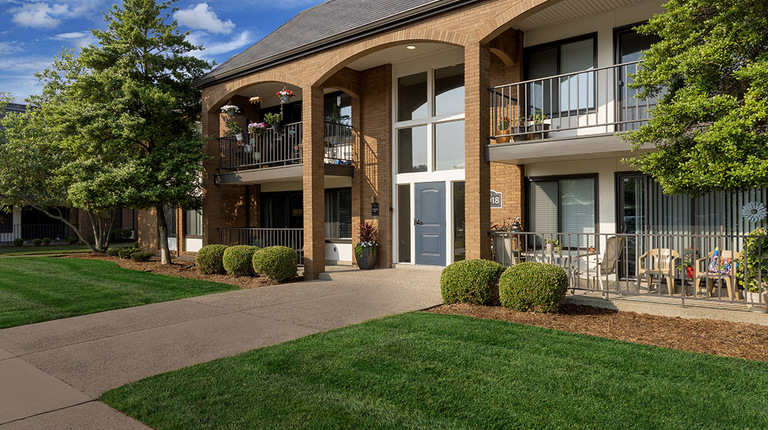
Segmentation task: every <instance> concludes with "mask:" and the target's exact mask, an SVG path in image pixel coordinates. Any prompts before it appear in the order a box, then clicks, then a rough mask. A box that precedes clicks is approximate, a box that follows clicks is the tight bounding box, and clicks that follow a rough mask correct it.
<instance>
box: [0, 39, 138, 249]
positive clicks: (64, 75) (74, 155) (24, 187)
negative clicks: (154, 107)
mask: <svg viewBox="0 0 768 430" xmlns="http://www.w3.org/2000/svg"><path fill="white" fill-rule="evenodd" d="M87 73H88V72H87V70H85V69H84V68H83V67H81V65H80V64H79V63H78V62H77V60H76V58H75V57H74V55H73V53H72V52H71V51H64V52H62V54H61V55H60V56H58V57H56V58H55V59H54V61H53V64H52V65H51V67H49V68H47V69H46V70H44V71H42V72H39V73H37V74H36V76H37V77H38V79H39V80H40V82H41V84H42V85H43V91H42V94H40V95H35V96H32V97H30V98H29V100H28V101H27V102H28V103H29V106H30V107H29V108H28V109H27V110H26V112H23V113H8V114H7V115H5V116H4V118H3V119H2V124H1V125H2V131H0V132H1V133H2V136H1V137H2V144H0V190H2V192H0V206H5V207H11V206H14V205H16V206H31V207H33V208H36V209H38V210H40V211H42V212H44V213H45V214H47V215H48V216H49V217H51V218H53V219H57V220H60V221H61V222H63V223H65V224H66V225H68V226H69V227H70V228H71V229H72V230H73V231H74V232H75V234H76V235H77V236H78V237H79V238H80V240H81V241H83V242H84V243H86V244H87V245H88V246H89V247H90V248H91V250H93V251H94V252H103V251H104V250H106V249H107V247H108V246H109V233H110V230H111V225H112V214H113V213H114V210H115V209H116V208H118V207H119V206H120V205H121V203H122V202H123V201H125V198H126V196H125V194H124V192H125V190H126V189H125V187H124V186H123V184H122V182H121V179H122V178H125V177H131V176H132V173H131V167H130V158H128V157H126V154H125V153H124V152H122V151H119V150H116V149H118V148H115V147H114V146H111V145H110V142H109V141H105V140H104V139H103V136H102V135H100V133H99V132H98V130H99V126H98V124H97V125H96V126H94V125H93V124H92V123H90V122H80V123H79V124H74V123H73V122H72V120H71V119H72V118H71V117H72V116H74V117H78V118H79V117H81V116H82V112H83V111H87V109H88V106H87V104H86V100H83V99H82V98H81V97H80V94H79V92H78V91H77V87H76V86H75V85H73V84H74V83H75V82H77V81H79V80H80V79H82V77H83V76H84V75H86V74H87ZM73 113H77V114H75V115H73ZM94 115H96V114H94ZM107 136H108V135H107ZM118 144H119V142H118ZM67 208H77V209H80V210H83V211H84V212H86V213H87V214H88V216H89V218H90V221H91V226H92V229H91V232H90V233H91V234H88V232H86V231H83V230H81V229H80V228H79V227H80V226H79V225H77V224H75V223H72V222H70V220H69V217H68V214H67V211H66V209H67Z"/></svg>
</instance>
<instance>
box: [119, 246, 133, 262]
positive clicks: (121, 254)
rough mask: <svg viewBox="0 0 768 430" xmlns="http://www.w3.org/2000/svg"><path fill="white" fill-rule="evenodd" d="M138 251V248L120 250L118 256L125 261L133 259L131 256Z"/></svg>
mask: <svg viewBox="0 0 768 430" xmlns="http://www.w3.org/2000/svg"><path fill="white" fill-rule="evenodd" d="M136 251H138V249H137V248H120V249H118V250H117V256H118V257H120V258H123V259H126V258H131V254H133V253H134V252H136Z"/></svg>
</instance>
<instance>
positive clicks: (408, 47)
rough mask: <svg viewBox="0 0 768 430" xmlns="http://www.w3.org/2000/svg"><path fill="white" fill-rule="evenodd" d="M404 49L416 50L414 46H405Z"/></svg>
mask: <svg viewBox="0 0 768 430" xmlns="http://www.w3.org/2000/svg"><path fill="white" fill-rule="evenodd" d="M406 49H416V45H408V46H406Z"/></svg>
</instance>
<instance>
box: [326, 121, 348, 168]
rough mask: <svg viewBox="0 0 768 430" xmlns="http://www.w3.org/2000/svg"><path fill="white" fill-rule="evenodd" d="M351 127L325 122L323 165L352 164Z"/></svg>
mask: <svg viewBox="0 0 768 430" xmlns="http://www.w3.org/2000/svg"><path fill="white" fill-rule="evenodd" d="M354 139H355V137H354V134H353V133H352V126H351V125H347V124H341V123H338V122H330V121H326V122H325V163H326V164H345V165H348V164H352V144H353V143H354Z"/></svg>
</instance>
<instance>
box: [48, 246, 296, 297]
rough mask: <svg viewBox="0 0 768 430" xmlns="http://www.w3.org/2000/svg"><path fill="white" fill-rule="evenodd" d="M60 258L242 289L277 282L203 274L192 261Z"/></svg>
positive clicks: (264, 279) (262, 278)
mask: <svg viewBox="0 0 768 430" xmlns="http://www.w3.org/2000/svg"><path fill="white" fill-rule="evenodd" d="M62 258H90V259H94V260H105V261H113V262H115V263H117V265H118V266H119V267H122V268H123V269H131V270H139V271H142V272H153V273H159V274H162V275H170V276H179V277H182V278H189V279H201V280H203V281H210V282H220V283H222V284H230V285H235V286H238V287H240V288H242V289H248V288H259V287H266V286H269V285H277V284H278V282H276V281H274V280H272V279H270V278H267V277H264V276H239V277H235V276H230V275H203V274H200V273H199V272H198V271H197V269H196V268H195V267H194V262H192V261H176V260H173V262H172V263H171V264H160V260H159V259H157V258H152V259H150V260H149V261H143V262H138V261H133V260H130V259H121V258H118V257H109V256H107V255H103V254H93V253H91V254H77V255H68V256H64V257H62ZM302 280H303V278H302V277H301V276H299V277H296V278H294V279H292V280H290V281H287V282H298V281H302Z"/></svg>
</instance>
